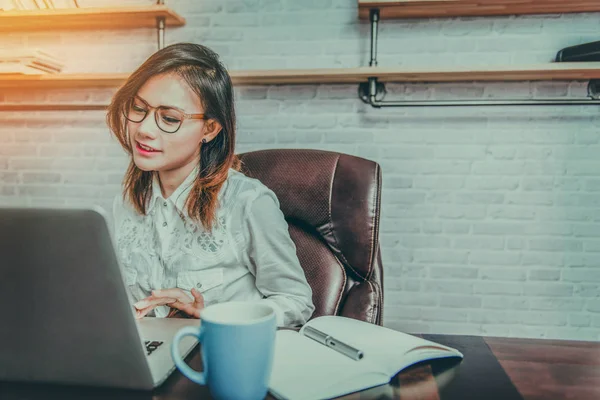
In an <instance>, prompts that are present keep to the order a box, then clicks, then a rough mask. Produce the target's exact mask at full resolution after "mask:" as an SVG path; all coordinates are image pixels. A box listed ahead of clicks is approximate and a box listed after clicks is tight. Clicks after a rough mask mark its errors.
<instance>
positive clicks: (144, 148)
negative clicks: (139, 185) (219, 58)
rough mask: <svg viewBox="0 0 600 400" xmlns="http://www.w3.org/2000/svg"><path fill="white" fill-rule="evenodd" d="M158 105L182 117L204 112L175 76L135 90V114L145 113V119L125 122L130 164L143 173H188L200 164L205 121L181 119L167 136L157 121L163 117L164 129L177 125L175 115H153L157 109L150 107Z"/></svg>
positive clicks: (151, 81) (159, 78) (157, 78)
mask: <svg viewBox="0 0 600 400" xmlns="http://www.w3.org/2000/svg"><path fill="white" fill-rule="evenodd" d="M159 106H162V107H163V109H164V108H165V107H168V108H171V109H173V110H178V111H180V112H182V113H185V114H203V113H204V109H203V107H202V104H201V102H200V99H199V98H198V96H197V95H196V94H195V93H194V92H193V91H192V89H190V87H189V86H188V85H187V83H186V82H185V81H184V80H183V79H182V78H181V77H179V76H178V75H176V74H171V73H168V74H162V75H157V76H154V77H152V78H150V79H149V80H148V81H147V82H146V83H145V84H144V86H142V87H141V88H140V90H139V91H138V93H137V95H136V98H135V102H134V106H133V107H134V108H135V110H136V112H141V113H143V112H144V111H146V112H147V114H146V117H145V118H144V119H143V120H142V121H141V122H131V121H127V129H128V132H129V140H130V144H131V149H132V152H133V161H134V163H135V165H136V166H137V167H138V168H139V169H141V170H143V171H158V172H165V173H166V172H169V173H173V172H175V171H177V170H185V171H186V172H188V173H189V172H191V170H192V169H193V168H194V167H195V166H196V165H198V163H199V150H200V145H201V142H202V138H203V137H204V133H205V132H204V131H205V124H206V121H205V120H202V119H187V118H186V119H181V126H180V127H179V129H178V130H177V131H176V132H175V133H166V132H164V131H163V130H161V129H160V128H159V127H158V125H157V123H156V118H158V119H161V118H163V117H164V118H163V121H161V125H162V126H163V127H165V126H166V127H169V126H177V124H178V122H177V119H176V118H175V117H177V116H178V114H177V112H169V110H166V111H165V112H161V114H160V115H158V116H155V113H156V112H158V110H156V109H155V108H153V107H159ZM179 115H180V114H179Z"/></svg>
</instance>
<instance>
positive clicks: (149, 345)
mask: <svg viewBox="0 0 600 400" xmlns="http://www.w3.org/2000/svg"><path fill="white" fill-rule="evenodd" d="M163 343H164V342H159V341H158V340H145V341H144V345H145V346H146V352H147V355H150V354H152V352H153V351H154V350H156V349H158V347H159V346H160V345H161V344H163Z"/></svg>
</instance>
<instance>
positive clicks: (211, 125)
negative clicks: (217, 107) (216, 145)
mask: <svg viewBox="0 0 600 400" xmlns="http://www.w3.org/2000/svg"><path fill="white" fill-rule="evenodd" d="M222 130H223V127H222V126H221V124H220V123H219V122H217V121H216V120H214V119H209V120H207V121H206V124H205V125H204V136H203V137H202V141H203V142H204V141H205V140H206V142H205V143H207V142H210V141H211V140H213V139H214V138H215V137H217V135H218V134H219V133H220V132H221V131H222Z"/></svg>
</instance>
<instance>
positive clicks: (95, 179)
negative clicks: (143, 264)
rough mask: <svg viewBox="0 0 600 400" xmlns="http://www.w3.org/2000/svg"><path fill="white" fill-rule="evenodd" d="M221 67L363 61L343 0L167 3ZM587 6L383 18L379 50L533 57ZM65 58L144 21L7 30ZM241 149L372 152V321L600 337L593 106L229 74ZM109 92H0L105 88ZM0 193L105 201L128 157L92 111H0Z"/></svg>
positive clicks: (111, 55)
mask: <svg viewBox="0 0 600 400" xmlns="http://www.w3.org/2000/svg"><path fill="white" fill-rule="evenodd" d="M167 4H169V5H171V6H173V7H174V8H175V9H176V10H177V11H179V12H180V13H181V14H182V15H183V16H185V17H186V18H187V21H188V23H187V25H186V26H185V27H183V28H179V29H171V30H167V43H173V42H177V41H193V42H198V43H202V44H205V45H208V46H209V47H211V48H213V49H215V50H216V51H217V52H219V53H220V54H221V55H222V58H223V59H224V60H225V62H226V64H227V65H228V67H229V68H231V69H253V68H258V69H277V68H318V67H355V66H365V65H368V60H369V25H368V23H365V22H359V21H358V18H357V10H356V0H318V1H309V0H281V1H279V0H245V1H233V0H227V1H224V0H218V1H217V0H214V1H202V2H196V1H191V0H188V1H174V0H173V1H167ZM599 17H600V15H598V14H574V15H558V16H557V15H548V16H528V17H525V16H524V17H498V18H464V19H460V18H456V19H439V20H398V21H383V22H382V24H381V29H380V39H381V42H380V46H379V65H380V66H394V65H404V66H413V67H419V66H426V67H431V66H432V65H439V66H456V65H487V64H515V65H518V64H531V63H540V62H548V61H550V60H552V58H553V56H554V55H555V53H556V51H558V50H559V49H560V48H562V47H565V46H568V45H573V44H578V43H583V42H587V41H592V40H597V39H598V33H597V21H598V18H599ZM0 44H1V45H2V46H4V47H9V48H10V47H19V46H22V45H28V46H32V47H40V48H44V49H46V50H48V51H51V52H53V53H54V54H56V55H57V56H60V57H62V58H64V59H65V60H66V62H67V67H66V68H65V72H128V71H131V70H132V69H134V68H135V67H136V66H138V65H139V64H140V63H141V62H142V61H143V60H144V59H145V58H146V57H147V56H148V55H149V54H150V53H151V52H152V51H154V50H155V48H156V33H155V31H154V30H152V29H139V30H118V31H78V32H77V33H74V32H39V33H27V32H23V33H14V34H2V35H0ZM585 89H586V83H585V82H559V83H551V82H541V83H526V82H516V83H514V82H511V83H489V84H488V83H455V84H406V85H405V84H389V85H388V90H389V93H388V99H393V98H411V99H429V98H431V99H446V98H456V97H465V98H472V97H476V98H501V97H529V96H538V97H561V96H562V97H569V96H581V95H583V94H585ZM236 91H237V98H238V103H237V106H238V115H239V144H238V150H239V151H240V152H243V151H248V150H255V149H263V148H278V147H302V148H318V149H326V150H334V151H340V152H345V153H350V154H354V155H358V156H362V157H366V158H370V159H373V160H376V161H378V162H379V163H380V164H381V165H382V168H383V176H384V179H383V188H384V189H383V205H382V212H383V217H382V224H381V246H382V252H383V264H384V267H385V283H386V288H385V321H384V322H385V325H387V326H390V327H393V328H397V329H402V330H405V331H409V332H435V333H465V334H483V335H500V336H523V337H547V338H570V339H590V340H597V339H600V228H599V226H600V209H599V206H600V178H598V171H599V170H600V161H598V156H597V155H598V154H600V144H599V141H598V133H599V129H600V128H599V127H600V124H599V122H600V118H599V117H598V116H597V110H596V109H594V108H593V107H578V106H575V107H516V108H515V107H512V108H511V107H494V108H472V107H471V108H469V107H465V108H452V109H442V108H412V109H383V110H376V109H372V108H370V107H369V106H366V105H364V104H363V103H362V102H361V101H360V100H358V98H357V87H356V86H355V85H303V86H262V87H238V88H237V89H236ZM111 93H112V91H110V90H91V91H87V90H83V91H82V90H77V91H76V90H54V91H50V92H42V91H35V92H30V93H23V92H18V91H5V92H3V93H0V101H10V102H18V101H42V102H45V101H56V102H58V101H67V102H68V101H90V102H96V101H102V100H103V99H107V98H109V97H110V95H111ZM0 122H1V123H0V182H1V183H0V204H15V203H25V204H30V205H37V204H99V205H101V206H103V207H105V208H107V209H110V202H111V199H112V197H113V196H114V195H115V194H116V193H118V191H119V182H120V179H121V176H122V172H123V170H124V167H125V165H126V159H125V157H124V156H123V153H122V151H121V150H120V149H119V147H118V146H117V144H116V142H115V141H114V140H112V139H110V138H109V135H108V131H107V128H106V126H105V124H104V115H103V113H102V112H71V113H67V112H31V113H17V112H14V113H8V112H2V113H0Z"/></svg>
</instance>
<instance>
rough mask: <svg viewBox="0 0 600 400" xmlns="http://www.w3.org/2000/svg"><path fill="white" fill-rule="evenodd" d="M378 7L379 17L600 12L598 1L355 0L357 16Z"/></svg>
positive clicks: (365, 16) (366, 17) (367, 15)
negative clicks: (356, 1)
mask: <svg viewBox="0 0 600 400" xmlns="http://www.w3.org/2000/svg"><path fill="white" fill-rule="evenodd" d="M372 8H379V17H380V18H381V19H392V18H432V17H461V16H486V15H488V16H489V15H523V14H562V13H581V12H593V11H600V1H598V0H404V1H402V0H358V9H359V17H360V18H361V19H369V12H370V10H371V9H372Z"/></svg>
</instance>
